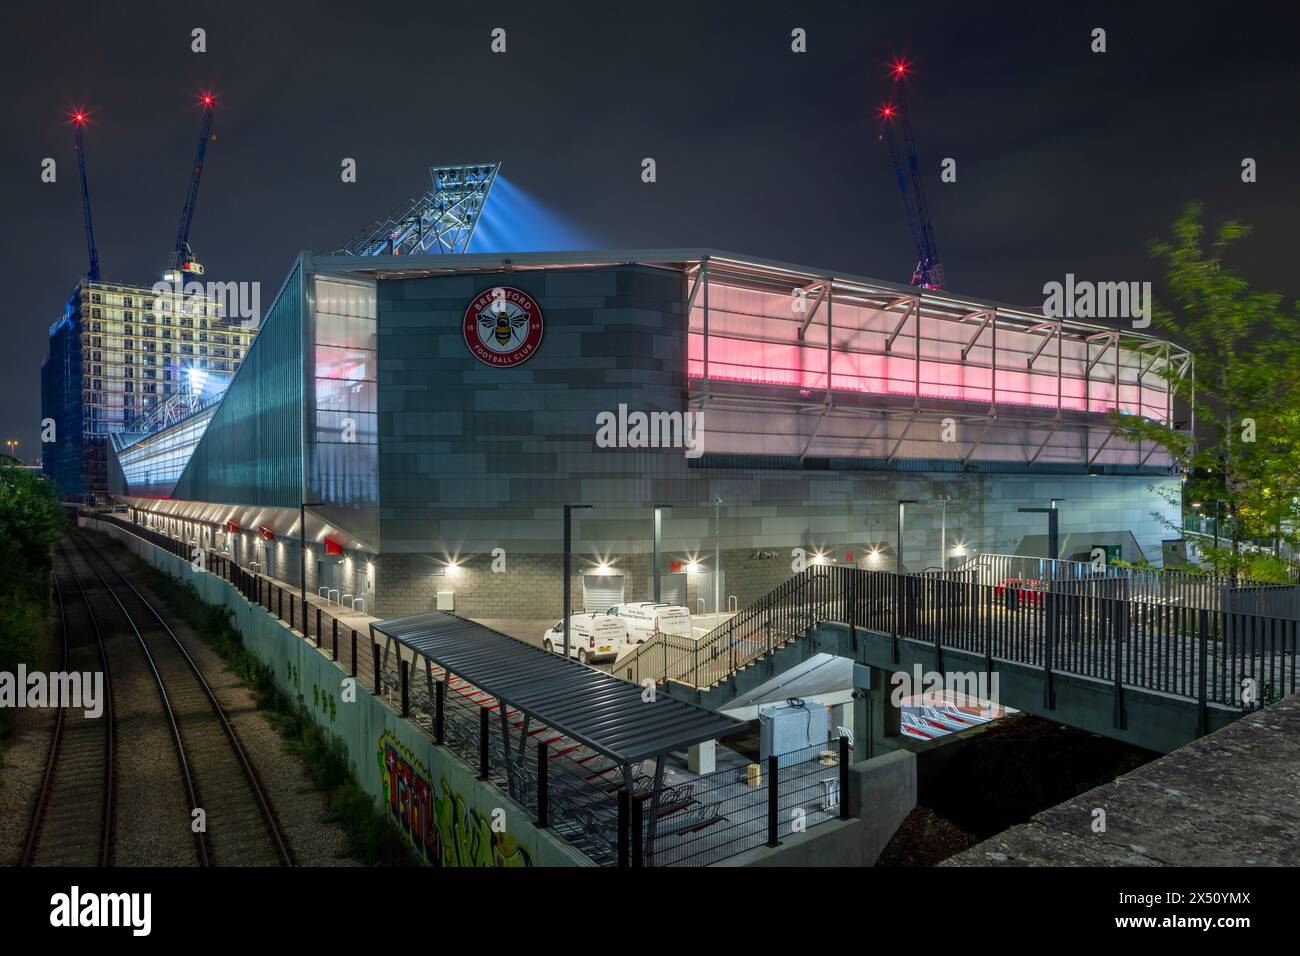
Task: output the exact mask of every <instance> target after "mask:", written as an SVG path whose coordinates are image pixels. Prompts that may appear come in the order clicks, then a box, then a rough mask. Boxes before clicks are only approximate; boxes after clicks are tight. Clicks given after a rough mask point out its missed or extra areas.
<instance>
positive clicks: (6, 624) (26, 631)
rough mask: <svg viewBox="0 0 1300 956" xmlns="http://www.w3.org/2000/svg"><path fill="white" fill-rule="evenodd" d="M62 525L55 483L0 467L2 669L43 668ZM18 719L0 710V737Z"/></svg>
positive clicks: (5, 733) (0, 621) (0, 639)
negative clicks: (52, 574)
mask: <svg viewBox="0 0 1300 956" xmlns="http://www.w3.org/2000/svg"><path fill="white" fill-rule="evenodd" d="M64 523H65V518H64V514H63V506H62V505H60V504H59V499H58V497H57V495H56V494H55V492H54V486H53V485H51V484H50V483H49V482H48V481H46V480H45V478H43V477H42V476H40V475H38V474H36V473H34V472H30V471H27V470H26V469H21V468H13V467H0V541H3V542H4V547H3V548H0V671H8V672H10V673H12V672H14V671H15V670H17V668H18V665H19V664H26V665H27V666H28V667H32V668H37V669H40V668H43V667H44V666H45V646H46V644H45V635H46V622H47V619H48V615H49V611H50V571H51V570H52V568H53V565H54V556H53V547H54V542H56V541H57V540H58V539H59V535H61V534H62V533H63V526H64ZM16 717H17V714H16V712H15V711H13V710H9V709H6V710H3V711H0V739H3V738H5V737H7V736H8V735H9V734H11V733H13V729H14V723H15V720H16Z"/></svg>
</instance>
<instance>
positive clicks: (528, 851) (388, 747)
mask: <svg viewBox="0 0 1300 956" xmlns="http://www.w3.org/2000/svg"><path fill="white" fill-rule="evenodd" d="M80 523H81V525H82V526H83V527H88V528H91V529H93V530H96V531H102V532H104V533H106V534H108V535H110V536H111V537H113V538H115V539H116V540H117V541H119V542H121V543H122V544H124V545H126V547H127V548H128V549H130V550H131V551H132V552H134V553H135V554H137V555H139V556H140V557H141V558H143V559H144V560H146V561H148V562H149V563H150V564H151V565H152V566H153V567H155V568H157V569H158V570H159V571H162V572H163V573H165V574H169V575H171V576H172V577H175V578H179V579H181V580H185V581H189V582H190V583H192V584H193V585H194V587H195V589H196V590H197V591H198V593H199V596H200V597H201V598H202V599H203V600H204V601H207V602H208V603H209V604H214V605H218V606H221V607H224V608H226V609H227V610H228V611H229V612H230V613H231V615H232V616H233V619H234V621H233V623H234V626H235V628H236V629H237V630H238V631H239V633H240V634H241V635H243V641H244V646H245V647H247V648H248V649H249V650H250V651H252V652H253V653H254V654H255V655H257V657H258V659H259V660H260V661H261V662H262V663H263V664H265V665H266V666H267V667H268V668H270V670H271V672H272V673H273V674H274V677H275V683H276V686H277V687H279V689H280V690H281V691H282V692H283V693H284V694H285V695H286V696H288V697H289V698H291V699H293V700H297V701H298V702H299V703H301V704H302V705H303V707H304V708H305V709H306V710H307V712H308V713H310V714H311V716H312V718H313V719H314V720H315V721H316V723H317V724H318V725H319V726H321V727H322V728H324V729H325V730H326V731H328V732H329V733H330V734H331V735H332V736H334V737H337V738H338V739H339V740H340V741H342V743H343V746H344V748H345V750H346V752H347V758H348V764H349V767H350V769H351V771H352V774H353V776H354V777H355V778H356V780H357V782H358V783H359V784H360V786H361V787H362V788H363V789H364V790H365V791H366V792H367V793H369V794H371V795H372V796H374V797H375V798H376V799H377V800H378V801H379V803H380V804H381V806H384V807H385V808H386V813H387V815H388V818H389V820H390V822H392V823H393V824H394V825H395V826H396V827H397V828H398V829H399V830H400V831H401V832H402V833H403V834H404V835H405V836H406V837H407V839H408V840H409V841H410V843H411V846H412V849H413V851H414V852H415V853H416V855H417V856H418V857H420V858H421V859H422V860H424V861H425V862H427V863H430V864H432V865H435V866H591V865H593V864H592V863H591V861H590V860H588V859H587V858H586V857H584V856H582V855H581V854H580V853H578V852H577V851H576V850H574V849H572V848H571V847H569V845H568V844H566V843H564V842H563V841H562V840H560V839H559V838H558V837H556V836H554V835H553V834H551V833H548V832H546V831H544V830H539V829H538V828H537V827H535V826H534V825H533V823H532V820H531V817H530V815H529V813H528V811H526V810H525V809H524V808H522V807H520V806H519V805H518V804H516V803H514V802H513V801H511V800H510V799H509V798H508V797H507V796H506V795H505V794H504V793H502V792H501V791H500V790H498V789H497V788H496V787H495V786H493V785H492V784H490V783H486V782H484V781H480V780H478V779H477V777H476V775H475V773H474V771H473V770H472V769H471V768H470V767H468V766H467V765H466V764H465V763H464V762H463V761H461V760H460V759H459V758H458V757H456V756H455V755H454V754H452V753H450V752H449V751H447V750H446V749H444V748H439V747H436V746H434V744H433V741H432V740H431V739H430V738H429V736H428V735H427V734H425V733H424V732H423V731H422V730H420V729H419V728H417V727H416V726H415V725H414V724H412V723H411V722H410V721H408V720H404V719H403V718H402V717H401V716H399V715H398V713H397V712H396V711H395V710H394V709H393V708H392V707H391V706H389V704H388V703H387V702H386V701H384V700H382V699H380V698H377V697H375V696H374V695H373V694H371V693H370V691H369V690H368V689H367V688H366V687H364V686H361V685H360V683H359V682H357V681H355V680H354V679H352V678H350V677H349V676H348V673H347V671H345V670H344V669H343V668H342V667H340V666H339V665H338V664H336V663H335V662H333V661H331V660H330V659H329V657H328V655H327V654H325V653H322V651H320V650H318V649H317V648H316V647H315V646H314V645H313V644H310V643H308V642H307V641H305V640H303V639H302V638H301V637H299V636H298V635H297V634H296V633H295V632H293V631H291V630H290V629H289V628H288V627H287V626H286V625H285V624H283V623H281V622H280V621H278V620H277V619H275V618H274V617H272V616H271V615H270V614H268V613H267V612H266V611H265V610H264V609H262V608H260V607H258V606H256V605H254V604H250V603H249V602H248V601H247V600H245V599H244V596H243V595H242V594H240V593H239V592H238V591H237V590H236V589H235V587H234V586H233V585H231V584H230V583H229V582H227V581H224V580H222V579H221V578H219V577H217V576H216V575H214V574H209V573H207V572H199V571H194V570H193V568H192V567H191V565H190V564H189V562H187V561H183V560H182V559H180V558H178V557H176V556H174V555H171V554H168V553H167V552H165V551H162V550H160V549H158V548H155V547H154V546H153V545H150V544H148V543H147V542H145V541H144V540H143V539H141V538H137V537H135V536H134V535H131V534H128V533H127V532H126V531H124V530H122V529H121V528H118V527H116V526H114V525H110V524H107V523H104V522H99V521H95V520H93V519H83V520H82V521H81V522H80Z"/></svg>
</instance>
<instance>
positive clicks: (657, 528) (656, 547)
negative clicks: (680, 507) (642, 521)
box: [652, 505, 673, 604]
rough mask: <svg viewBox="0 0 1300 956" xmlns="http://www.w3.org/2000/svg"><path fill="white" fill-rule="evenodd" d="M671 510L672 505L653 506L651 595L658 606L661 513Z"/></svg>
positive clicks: (661, 532)
mask: <svg viewBox="0 0 1300 956" xmlns="http://www.w3.org/2000/svg"><path fill="white" fill-rule="evenodd" d="M672 508H673V506H672V505H655V521H654V567H653V568H652V572H653V574H654V587H653V593H654V602H655V603H656V604H658V603H659V601H660V585H659V547H660V545H661V543H662V542H663V531H664V527H663V513H664V512H665V511H671V510H672Z"/></svg>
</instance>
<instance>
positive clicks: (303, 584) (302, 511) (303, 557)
mask: <svg viewBox="0 0 1300 956" xmlns="http://www.w3.org/2000/svg"><path fill="white" fill-rule="evenodd" d="M323 504H325V502H323V501H300V502H299V503H298V582H299V590H300V592H301V594H302V617H303V620H304V621H306V620H307V509H308V508H319V507H320V506H321V505H323ZM303 633H304V634H305V633H307V630H306V628H305V627H304V628H303Z"/></svg>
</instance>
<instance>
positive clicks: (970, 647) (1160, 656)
mask: <svg viewBox="0 0 1300 956" xmlns="http://www.w3.org/2000/svg"><path fill="white" fill-rule="evenodd" d="M823 621H835V622H839V623H844V624H848V625H850V627H860V628H865V629H869V630H873V631H876V632H880V633H884V634H888V635H889V636H890V638H891V640H892V641H893V644H894V654H893V656H894V660H898V642H899V641H900V640H903V639H910V640H919V641H924V642H926V643H927V644H932V645H933V646H934V649H935V656H936V667H937V669H938V670H942V669H943V653H944V651H945V649H953V650H960V651H965V652H968V653H973V654H977V655H979V656H980V657H981V658H983V659H984V663H985V668H986V669H987V670H992V669H993V662H994V660H999V661H1008V662H1014V663H1018V664H1025V665H1028V666H1031V667H1035V668H1039V669H1041V670H1042V671H1043V675H1044V679H1045V681H1046V682H1048V684H1049V685H1050V681H1051V678H1052V675H1053V674H1054V673H1062V674H1073V675H1078V676H1083V677H1090V678H1096V679H1100V680H1105V681H1108V682H1110V683H1111V684H1112V685H1113V686H1114V688H1115V691H1116V694H1117V695H1119V696H1121V697H1122V694H1123V689H1124V688H1125V687H1133V688H1139V689H1143V690H1150V691H1159V692H1162V693H1168V694H1173V695H1175V696H1179V697H1183V698H1189V699H1192V700H1196V701H1198V702H1199V703H1200V704H1201V706H1202V707H1204V706H1206V705H1207V704H1210V703H1215V704H1225V705H1229V706H1234V707H1247V708H1250V707H1257V706H1259V705H1260V704H1261V703H1262V702H1264V701H1265V700H1267V699H1268V698H1269V697H1272V696H1282V695H1285V694H1289V693H1294V692H1295V690H1296V685H1297V676H1296V650H1297V641H1298V636H1300V622H1298V621H1297V620H1295V619H1294V618H1287V617H1278V616H1273V615H1263V614H1256V613H1251V612H1250V611H1239V610H1228V609H1220V610H1214V611H1211V610H1208V609H1205V608H1197V607H1193V606H1189V605H1186V604H1173V603H1158V602H1153V601H1144V600H1139V599H1136V598H1134V597H1132V596H1110V595H1107V594H1103V593H1099V592H1097V591H1093V590H1080V591H1078V592H1070V591H1066V590H1060V589H1039V588H1034V587H1027V586H1023V585H1022V584H1017V583H1012V582H1011V581H1008V580H1005V579H1004V580H1003V581H1002V582H1001V583H999V584H981V583H976V582H975V581H974V580H971V579H967V580H957V579H954V578H952V577H946V578H945V577H937V576H923V575H906V574H895V573H893V572H889V571H864V570H861V569H858V568H849V567H818V566H814V567H812V568H809V569H808V570H806V571H803V572H801V573H800V574H798V575H796V576H795V577H794V578H793V579H791V580H790V581H788V582H786V583H785V584H783V585H781V586H780V587H778V588H776V589H775V590H773V591H772V592H770V593H769V594H768V595H766V596H765V597H764V598H762V599H760V600H759V601H757V602H756V603H754V604H753V605H751V606H750V607H748V608H746V609H745V610H744V611H742V612H741V613H740V614H737V615H736V616H735V617H733V618H732V619H731V620H729V621H727V622H726V623H724V624H722V625H721V626H719V627H718V628H715V629H714V630H713V631H711V632H709V633H708V634H706V635H704V636H703V637H701V638H700V639H699V640H698V641H691V640H689V639H683V638H672V639H664V638H662V637H660V638H652V639H651V640H649V641H647V642H646V643H645V644H642V645H640V646H639V647H638V648H637V650H636V651H635V652H634V653H633V654H631V655H629V656H628V657H627V658H625V659H624V660H622V661H620V662H619V663H618V664H617V665H616V668H617V671H618V674H619V676H622V677H626V678H627V679H629V680H633V681H637V682H641V681H643V680H646V679H651V680H654V681H657V682H663V681H671V682H673V683H676V684H678V685H683V686H684V687H686V688H690V689H694V690H700V691H703V690H708V689H709V688H711V687H713V686H715V685H717V684H719V683H721V682H722V681H724V680H726V679H727V678H728V677H730V675H731V674H734V673H735V672H736V671H737V670H739V669H740V668H742V667H744V666H746V665H748V664H751V663H753V662H755V661H757V660H760V659H762V658H764V657H765V656H766V655H768V654H771V653H772V652H773V651H775V650H777V649H778V648H780V647H782V646H784V645H785V644H788V643H790V642H792V641H798V640H803V639H804V638H805V637H806V635H807V634H808V633H809V632H810V631H811V630H812V629H813V628H814V627H816V626H817V625H818V624H820V623H822V622H823Z"/></svg>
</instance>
